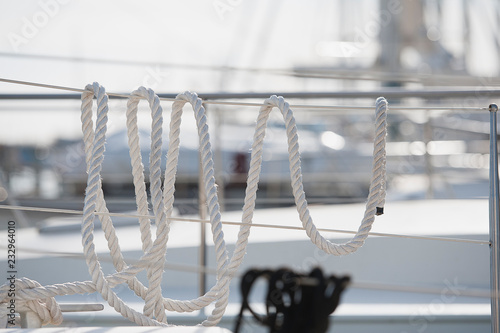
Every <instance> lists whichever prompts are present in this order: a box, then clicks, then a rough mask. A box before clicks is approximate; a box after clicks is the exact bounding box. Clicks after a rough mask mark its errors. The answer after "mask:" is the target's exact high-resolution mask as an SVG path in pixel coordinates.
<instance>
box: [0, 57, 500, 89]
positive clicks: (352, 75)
mask: <svg viewBox="0 0 500 333" xmlns="http://www.w3.org/2000/svg"><path fill="white" fill-rule="evenodd" d="M0 57H5V58H16V59H20V58H21V59H38V60H49V61H50V60H55V61H67V62H76V63H96V64H105V65H121V66H154V67H160V68H162V67H163V68H165V67H166V68H177V69H183V70H210V71H231V72H247V73H266V74H272V75H279V76H291V77H297V78H305V79H331V80H359V81H392V82H394V81H396V82H407V83H424V82H427V81H432V82H433V83H435V82H436V81H439V82H445V81H446V82H452V83H455V82H457V81H459V82H461V84H464V82H465V81H467V82H469V83H471V84H482V85H485V84H488V85H498V84H500V81H499V80H498V78H496V77H479V76H475V77H471V76H464V75H446V74H433V75H428V74H421V73H387V72H379V71H370V70H364V69H363V70H342V69H338V68H333V69H332V68H301V67H298V68H292V69H290V68H272V67H270V68H263V67H236V66H226V65H219V66H217V65H215V66H214V65H200V64H187V63H170V62H161V61H141V60H130V59H106V58H96V57H77V56H59V55H50V54H27V53H12V52H0Z"/></svg>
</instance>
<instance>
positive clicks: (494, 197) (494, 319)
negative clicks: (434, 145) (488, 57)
mask: <svg viewBox="0 0 500 333" xmlns="http://www.w3.org/2000/svg"><path fill="white" fill-rule="evenodd" d="M489 110H490V200H489V206H490V207H489V210H490V273H491V277H490V287H491V332H493V333H500V316H499V315H500V314H499V310H500V303H499V301H500V299H499V297H498V296H499V291H500V276H499V275H500V272H499V267H500V263H499V260H500V247H499V246H500V238H499V237H500V232H499V226H500V224H499V222H500V220H499V212H500V208H499V191H498V148H497V111H498V106H497V105H496V104H491V105H490V107H489Z"/></svg>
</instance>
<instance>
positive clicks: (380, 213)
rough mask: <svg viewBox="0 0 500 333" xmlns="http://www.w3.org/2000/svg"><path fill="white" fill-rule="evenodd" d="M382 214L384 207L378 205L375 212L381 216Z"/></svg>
mask: <svg viewBox="0 0 500 333" xmlns="http://www.w3.org/2000/svg"><path fill="white" fill-rule="evenodd" d="M382 214H384V207H377V212H376V213H375V215H377V216H379V215H382Z"/></svg>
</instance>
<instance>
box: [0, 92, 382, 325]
mask: <svg viewBox="0 0 500 333" xmlns="http://www.w3.org/2000/svg"><path fill="white" fill-rule="evenodd" d="M94 97H95V99H96V101H97V111H96V116H95V119H96V121H95V129H94V124H93V120H92V117H93V110H92V104H93V99H94ZM141 99H145V100H147V102H148V104H149V107H150V109H151V116H152V131H151V152H150V163H149V168H150V170H149V171H150V172H149V177H150V184H151V186H150V192H151V193H150V195H151V202H152V208H153V213H154V215H153V216H152V217H151V219H154V220H155V223H156V225H157V228H156V235H155V238H154V240H153V237H152V234H151V229H150V224H151V220H150V219H149V218H146V217H144V216H146V215H149V206H148V201H147V197H148V195H147V191H146V185H145V176H144V166H143V163H142V155H141V150H140V144H139V134H138V127H137V108H138V104H139V102H140V100H141ZM186 103H189V104H191V106H192V109H193V111H194V115H195V119H196V124H197V127H198V137H199V147H200V153H201V167H202V173H203V190H204V191H205V193H206V197H207V206H208V213H209V216H210V224H211V230H212V238H213V242H214V245H215V255H216V262H217V281H216V284H215V285H214V286H213V287H212V288H211V289H210V290H209V291H208V292H207V293H205V295H202V296H200V297H198V298H196V299H192V300H173V299H170V298H164V297H163V296H162V290H161V281H162V278H163V267H164V263H165V256H166V252H167V243H168V235H169V230H170V217H171V214H172V211H173V204H174V191H175V179H176V173H177V165H178V157H179V147H180V140H179V137H180V125H181V116H182V112H183V111H182V110H183V107H184V105H185V104H186ZM274 107H278V108H279V109H280V111H281V113H282V115H283V118H284V121H285V126H286V132H287V137H288V153H289V161H290V172H291V181H292V188H293V194H294V197H295V203H296V205H297V210H298V212H299V216H300V220H301V221H302V225H303V227H304V229H305V230H306V233H307V235H308V236H309V237H310V238H311V240H312V242H313V243H314V244H316V245H317V246H318V247H319V248H320V249H322V250H323V251H325V252H327V253H330V254H334V255H345V254H348V253H352V252H354V251H356V250H357V249H358V248H359V247H360V246H362V245H363V243H364V241H365V239H366V238H367V236H368V232H369V231H370V229H371V225H372V224H373V221H374V217H375V215H376V214H377V212H378V210H379V209H380V208H381V207H383V205H384V201H385V143H386V141H385V140H386V139H385V138H386V134H387V129H386V128H387V123H386V113H387V101H386V100H385V99H383V98H379V99H377V102H376V135H375V142H374V153H373V156H374V159H373V170H372V182H371V185H370V191H369V195H368V201H367V204H366V210H365V216H364V219H363V221H362V223H361V225H360V227H359V229H358V232H357V234H356V235H355V236H354V237H353V238H352V239H351V240H350V241H348V242H346V243H343V244H335V243H332V242H330V241H328V240H326V239H325V238H324V237H323V236H322V235H321V234H320V233H319V232H318V231H317V229H316V227H315V226H314V223H313V221H312V218H311V216H310V214H309V210H308V208H307V201H306V199H305V193H304V190H303V185H302V172H301V166H300V154H299V145H298V134H297V127H296V124H295V119H294V117H293V112H292V110H291V109H290V106H289V104H288V103H287V102H285V100H284V99H283V98H282V97H276V96H271V97H270V98H269V99H267V100H266V101H265V106H263V107H262V108H261V109H260V112H259V116H258V119H257V125H256V130H255V135H254V142H253V146H252V155H251V161H250V169H249V172H248V179H247V188H246V192H245V199H244V206H243V215H242V225H241V226H240V231H239V233H238V239H237V242H236V246H235V249H234V252H233V254H232V256H231V257H229V255H228V252H227V249H226V244H225V241H224V233H223V230H222V223H221V215H220V207H219V200H218V196H217V188H216V184H215V177H214V175H215V171H214V162H213V155H212V149H211V144H210V136H209V129H208V125H207V119H206V115H205V113H206V112H205V108H204V107H203V101H202V100H201V99H200V98H198V96H197V95H196V93H191V92H188V91H187V92H184V93H182V94H179V95H178V96H177V97H176V101H175V102H174V103H173V105H172V113H171V120H170V131H169V146H168V153H167V164H166V168H165V182H164V185H163V188H162V186H161V151H162V126H163V110H162V108H161V105H160V99H159V98H158V96H157V95H156V94H155V93H154V92H153V91H152V90H151V89H146V88H144V87H140V88H139V89H137V90H135V91H134V92H132V94H131V95H130V97H129V100H128V103H127V135H128V145H129V152H130V158H131V164H132V175H133V183H134V187H135V195H136V204H137V211H138V213H139V214H140V215H141V216H142V217H140V218H139V226H140V234H141V236H140V237H141V241H142V250H143V252H144V254H143V255H142V257H141V258H140V260H139V261H138V262H136V263H135V264H134V265H130V266H129V265H127V263H126V262H125V260H124V258H123V254H122V252H121V250H120V245H119V240H118V237H117V235H116V232H115V228H114V226H113V222H112V220H111V218H110V216H109V215H107V214H96V213H108V209H107V206H106V201H105V198H104V194H103V191H102V181H101V169H102V163H103V160H104V151H105V137H106V131H107V120H108V118H107V114H108V97H107V95H106V92H105V89H104V88H103V87H102V86H100V85H99V84H98V83H94V84H92V85H88V86H86V88H85V92H84V93H82V106H81V110H82V114H81V121H82V131H83V139H84V143H85V156H86V163H87V174H88V177H87V189H86V194H85V201H84V209H83V220H82V244H83V252H84V255H85V258H86V262H87V266H88V267H89V273H90V275H91V277H92V281H83V282H78V281H77V282H73V283H64V284H56V285H48V286H41V285H40V284H38V283H37V282H35V281H31V280H29V279H22V280H16V281H20V282H19V283H20V285H22V287H21V289H20V290H19V292H18V293H17V294H16V300H21V301H22V302H25V303H26V304H27V306H28V307H30V309H33V310H34V311H35V312H37V313H39V315H40V317H41V318H42V320H43V322H44V324H45V323H48V322H49V318H52V319H50V320H52V323H60V320H62V317H60V310H58V306H57V303H55V301H53V297H54V296H59V295H70V294H83V293H92V292H99V293H100V294H101V295H102V297H103V299H105V300H106V301H107V302H108V303H109V305H110V306H112V307H113V308H114V309H115V310H116V311H117V312H119V313H120V314H121V315H122V316H124V317H125V318H128V319H129V320H131V321H133V322H135V323H137V324H139V325H150V326H151V325H155V326H169V324H168V323H167V317H166V314H165V310H167V311H176V312H191V311H196V310H200V309H202V308H204V307H206V306H208V305H209V304H211V303H214V302H215V308H214V309H213V311H212V313H211V314H210V315H209V316H208V318H207V319H206V320H205V321H203V322H202V323H201V325H204V326H213V325H216V324H217V323H218V322H219V321H220V319H221V318H222V316H223V314H224V311H225V309H226V306H227V304H228V297H229V285H230V282H231V279H232V278H233V276H234V274H235V272H236V271H237V270H238V268H239V266H240V265H241V263H242V261H243V258H244V255H245V253H246V246H247V244H248V237H249V234H250V228H251V225H252V219H253V211H254V209H255V201H256V198H257V188H258V183H259V176H260V170H261V164H262V150H263V143H264V138H265V131H266V126H267V121H268V118H269V114H270V112H271V110H272V109H273V108H274ZM200 186H201V184H200ZM377 207H378V208H379V209H377ZM96 215H97V216H98V218H99V219H100V221H101V223H102V229H103V231H104V235H105V237H106V240H107V244H108V248H109V250H110V254H111V257H112V262H113V265H114V267H115V269H116V271H117V272H116V273H114V274H111V275H108V276H105V275H104V272H103V271H102V268H101V265H100V263H99V261H98V258H97V254H96V251H95V246H94V236H93V230H94V221H95V218H96ZM142 270H146V272H147V279H148V282H149V286H148V287H146V286H144V285H143V284H142V283H141V282H140V281H139V280H138V279H137V278H136V275H137V273H139V272H140V271H142ZM122 283H127V284H128V286H129V288H130V289H131V290H133V291H134V292H135V294H136V295H138V296H139V297H141V298H142V299H143V300H144V309H143V313H139V312H137V311H135V310H133V309H131V308H130V307H129V306H127V305H126V304H125V303H124V302H123V301H122V300H121V299H120V298H119V297H118V296H117V295H116V293H115V292H114V291H113V288H114V287H116V286H117V285H119V284H122ZM4 290H5V285H4V286H2V287H1V288H0V302H7V301H8V299H7V295H6V293H5V292H4Z"/></svg>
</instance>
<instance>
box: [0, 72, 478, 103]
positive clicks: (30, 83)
mask: <svg viewBox="0 0 500 333" xmlns="http://www.w3.org/2000/svg"><path fill="white" fill-rule="evenodd" d="M0 82H6V83H11V84H19V85H25V86H33V87H40V88H49V89H55V90H65V91H72V92H78V93H82V92H84V90H83V89H78V88H71V87H65V86H56V85H50V84H43V83H36V82H28V81H20V80H11V79H5V78H0ZM107 95H108V96H113V97H119V98H129V97H130V95H127V94H118V93H107ZM160 100H162V101H170V102H174V101H175V99H174V98H166V97H161V98H160ZM203 103H204V104H214V105H230V106H253V107H255V106H257V107H262V106H266V105H265V104H261V103H251V102H229V101H220V100H206V101H203ZM290 107H291V108H295V109H315V110H325V111H328V110H330V111H332V110H372V109H373V107H372V106H340V105H337V106H333V105H329V106H328V105H291V106H290ZM391 110H393V111H394V110H398V111H418V110H432V111H450V110H456V111H478V110H487V108H484V107H454V106H450V107H446V106H444V107H428V106H427V107H426V106H415V107H413V106H408V107H402V106H398V107H391Z"/></svg>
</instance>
